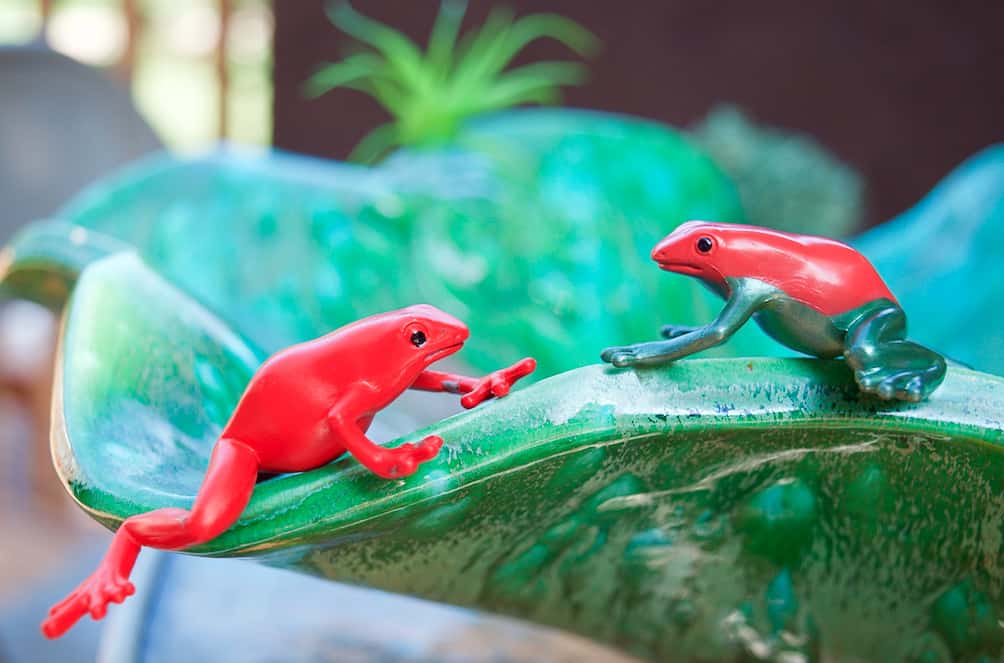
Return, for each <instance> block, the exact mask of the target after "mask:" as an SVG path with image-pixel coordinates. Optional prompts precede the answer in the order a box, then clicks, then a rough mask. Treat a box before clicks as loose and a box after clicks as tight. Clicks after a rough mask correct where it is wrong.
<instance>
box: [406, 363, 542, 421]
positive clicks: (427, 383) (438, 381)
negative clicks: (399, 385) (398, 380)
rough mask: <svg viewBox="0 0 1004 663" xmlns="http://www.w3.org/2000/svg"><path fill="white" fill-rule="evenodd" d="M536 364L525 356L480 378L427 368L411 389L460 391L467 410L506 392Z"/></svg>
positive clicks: (452, 392)
mask: <svg viewBox="0 0 1004 663" xmlns="http://www.w3.org/2000/svg"><path fill="white" fill-rule="evenodd" d="M536 367H537V362H536V360H534V359H533V358H531V357H527V358H526V359H521V360H519V361H518V362H516V363H515V364H513V365H512V366H507V367H506V368H500V369H499V370H497V371H492V372H491V373H489V374H488V375H486V376H484V377H481V378H472V377H468V376H466V375H455V374H453V373H442V372H440V371H429V370H426V371H422V374H421V375H419V376H418V379H417V380H415V382H414V383H412V385H411V388H412V389H418V390H420V391H445V392H448V393H451V394H460V395H462V396H463V398H461V399H460V404H461V405H462V406H463V407H464V408H466V409H468V410H469V409H471V408H473V407H475V406H476V405H478V404H480V403H482V402H484V401H486V400H488V399H489V398H493V397H494V398H502V397H503V396H505V395H506V394H508V393H509V390H510V389H512V385H513V384H514V383H515V382H516V381H517V380H519V379H520V378H523V377H526V376H527V375H529V374H530V373H533V371H534V369H535V368H536Z"/></svg>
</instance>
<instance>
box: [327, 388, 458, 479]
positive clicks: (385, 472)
mask: <svg viewBox="0 0 1004 663" xmlns="http://www.w3.org/2000/svg"><path fill="white" fill-rule="evenodd" d="M342 411H347V410H343V408H341V407H339V406H336V407H334V408H332V409H331V412H330V413H329V414H328V427H329V429H330V430H331V434H332V435H334V436H335V437H336V438H337V439H338V441H339V442H341V443H342V445H343V446H344V447H345V450H346V451H348V452H349V453H350V454H352V456H353V457H354V458H355V459H356V460H358V461H359V463H360V464H362V465H363V466H364V467H365V468H366V469H368V470H369V471H370V472H372V473H373V474H375V475H377V476H378V477H380V478H382V479H399V478H402V477H406V476H408V475H411V474H414V473H415V470H417V469H418V465H419V463H422V462H424V461H427V460H431V459H432V458H435V456H436V454H437V453H439V449H440V448H441V447H442V446H443V438H441V437H439V436H438V435H429V436H428V437H426V438H424V439H423V440H422V441H421V442H419V443H418V444H413V443H411V442H407V443H405V444H402V445H399V446H397V447H394V448H387V447H383V446H380V445H379V444H377V443H376V442H374V441H373V440H371V439H369V438H368V437H366V433H364V432H363V429H362V428H361V427H360V426H359V422H357V421H350V420H348V419H346V418H345V417H344V416H342V414H341V412H342Z"/></svg>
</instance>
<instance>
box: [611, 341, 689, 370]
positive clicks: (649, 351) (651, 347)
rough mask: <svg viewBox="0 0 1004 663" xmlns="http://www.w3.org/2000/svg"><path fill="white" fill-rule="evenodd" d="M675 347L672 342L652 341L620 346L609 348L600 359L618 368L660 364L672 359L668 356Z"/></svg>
mask: <svg viewBox="0 0 1004 663" xmlns="http://www.w3.org/2000/svg"><path fill="white" fill-rule="evenodd" d="M674 347H675V344H674V343H672V342H671V341H652V342H650V343H636V344H634V345H618V346H614V347H612V348H607V349H606V350H604V351H603V352H602V353H601V354H600V359H602V360H603V361H605V362H607V363H610V364H613V365H614V366H616V367H617V368H624V367H626V366H634V365H637V364H658V363H662V362H665V361H669V360H670V359H671V357H670V356H667V355H668V353H669V351H670V350H671V349H673V348H674Z"/></svg>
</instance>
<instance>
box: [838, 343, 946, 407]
mask: <svg viewBox="0 0 1004 663" xmlns="http://www.w3.org/2000/svg"><path fill="white" fill-rule="evenodd" d="M869 359H870V361H862V357H860V356H855V353H854V351H853V350H852V351H851V352H850V353H849V355H848V360H849V361H850V363H851V365H852V366H853V367H854V368H855V371H854V379H855V380H856V381H857V383H858V386H859V387H860V388H861V391H863V392H867V393H870V394H874V395H876V396H878V397H879V398H883V399H886V400H892V399H896V400H901V401H909V402H911V403H916V402H918V401H920V400H923V399H924V398H925V397H927V396H928V395H929V394H930V393H931V392H932V391H934V390H935V389H936V388H937V387H938V385H939V384H941V381H942V380H943V379H944V377H945V361H944V359H942V358H941V356H940V355H938V354H936V353H934V352H932V351H930V350H928V349H927V348H924V347H923V346H920V345H917V344H916V343H911V342H910V341H899V342H896V343H889V344H886V345H885V346H883V347H882V348H881V351H880V352H878V353H876V354H875V355H874V356H872V357H870V358H869Z"/></svg>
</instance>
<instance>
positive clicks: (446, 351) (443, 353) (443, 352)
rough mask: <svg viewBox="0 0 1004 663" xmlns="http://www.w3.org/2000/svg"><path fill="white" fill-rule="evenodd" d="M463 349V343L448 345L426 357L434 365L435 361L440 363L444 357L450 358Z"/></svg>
mask: <svg viewBox="0 0 1004 663" xmlns="http://www.w3.org/2000/svg"><path fill="white" fill-rule="evenodd" d="M462 347H464V344H463V343H454V344H453V345H447V346H446V347H443V348H439V349H438V350H433V351H432V352H430V353H429V354H427V355H425V358H426V359H427V360H428V361H429V363H432V362H434V361H439V360H440V359H442V358H443V357H449V356H450V355H452V354H453V353H454V352H456V351H458V350H459V349H460V348H462Z"/></svg>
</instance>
